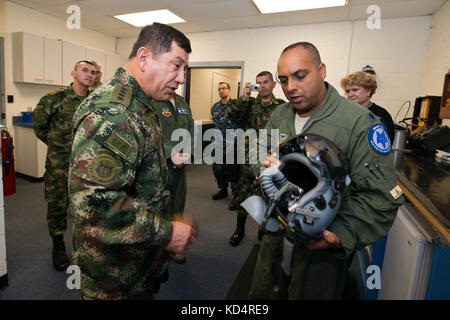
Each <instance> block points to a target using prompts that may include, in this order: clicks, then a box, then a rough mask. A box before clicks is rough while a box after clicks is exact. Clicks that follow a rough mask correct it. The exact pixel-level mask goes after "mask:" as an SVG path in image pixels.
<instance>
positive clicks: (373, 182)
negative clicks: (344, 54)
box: [249, 42, 404, 300]
mask: <svg viewBox="0 0 450 320" xmlns="http://www.w3.org/2000/svg"><path fill="white" fill-rule="evenodd" d="M325 77H326V67H325V64H323V63H322V62H321V59H320V55H319V52H318V51H317V48H316V47H315V46H314V45H313V44H311V43H308V42H300V43H295V44H292V45H290V46H288V47H287V48H286V49H284V51H283V52H282V53H281V56H280V58H279V61H278V79H279V82H280V84H281V87H282V89H283V92H284V94H285V95H286V98H288V100H289V103H286V104H283V105H281V106H279V107H278V108H277V109H276V110H275V111H274V112H273V113H272V115H271V117H270V119H269V121H268V122H267V125H266V129H267V132H268V133H269V135H270V133H271V132H272V131H271V130H272V129H278V130H279V140H280V141H284V140H286V139H289V138H290V137H293V136H295V135H297V134H300V133H312V134H317V135H320V136H323V137H325V138H327V139H329V140H331V141H333V142H334V143H335V144H336V146H337V147H338V148H339V150H340V152H341V153H342V154H343V157H344V158H345V159H346V162H347V165H348V172H349V176H350V178H351V180H352V181H351V184H350V186H349V187H348V188H347V189H346V190H345V193H344V195H343V200H342V204H341V207H340V208H339V211H338V213H337V215H336V217H335V219H334V221H333V222H332V223H331V224H330V225H329V226H328V228H327V230H324V231H323V238H321V239H318V240H310V241H308V242H306V243H298V244H296V245H295V247H294V253H293V259H292V260H293V261H292V270H291V275H290V276H291V277H290V281H289V285H288V289H287V291H288V292H287V293H283V295H286V296H287V297H288V298H289V299H302V300H304V299H342V298H343V294H344V288H345V284H346V279H347V272H348V271H347V270H348V267H349V266H350V264H351V261H352V258H353V256H354V253H355V250H357V249H361V248H363V247H365V246H366V245H369V244H372V243H375V242H376V241H377V240H378V239H380V238H381V237H383V236H384V235H385V234H386V233H387V232H388V231H389V229H390V227H391V225H392V223H393V221H394V219H395V216H396V213H397V209H398V207H399V206H400V205H401V204H402V203H403V202H404V197H403V196H402V192H401V189H400V188H399V187H398V186H397V183H396V176H395V169H394V163H393V160H392V153H391V144H390V141H389V138H388V133H387V131H386V129H385V128H384V127H383V125H382V124H381V123H380V122H379V120H378V118H376V117H375V116H374V115H373V114H372V113H370V112H369V111H368V110H367V109H364V108H361V106H359V105H358V104H357V103H354V102H353V101H349V100H347V99H345V98H344V97H342V96H340V95H339V93H338V92H337V91H336V89H335V88H334V87H333V86H331V85H330V84H329V83H327V82H325V81H324V79H325ZM269 140H270V138H269ZM262 147H263V148H264V146H262ZM270 158H271V163H274V164H275V163H277V162H278V164H277V165H279V161H278V160H277V159H276V157H275V155H272V156H271V157H270ZM269 165H270V162H268V163H267V166H269ZM255 169H256V168H255ZM254 172H255V173H256V174H259V170H255V171H254ZM282 256H283V237H282V236H281V235H280V234H277V233H275V234H273V233H265V234H264V236H263V239H262V242H261V248H260V251H259V253H258V258H257V262H256V266H255V271H254V275H253V280H252V284H251V290H250V294H249V295H250V297H251V298H254V299H270V298H271V297H272V296H273V293H274V292H276V291H278V289H279V287H280V286H279V284H280V282H279V279H280V276H281V262H282Z"/></svg>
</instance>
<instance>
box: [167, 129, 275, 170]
mask: <svg viewBox="0 0 450 320" xmlns="http://www.w3.org/2000/svg"><path fill="white" fill-rule="evenodd" d="M199 131H201V130H195V131H194V137H192V136H191V134H190V133H189V131H188V130H186V129H176V130H174V131H173V132H172V135H171V141H173V142H177V141H178V143H177V144H176V145H175V146H174V147H173V148H172V152H171V156H172V157H173V156H174V155H175V154H178V153H184V154H191V155H193V156H194V164H202V163H205V164H213V163H216V164H224V163H226V164H258V163H260V164H263V163H264V162H265V161H266V160H267V152H268V150H272V151H273V152H276V153H278V143H279V141H278V139H279V136H280V134H279V130H278V129H272V130H270V132H269V131H268V130H266V129H261V130H258V131H257V130H254V129H248V130H246V131H244V130H242V129H236V130H234V129H226V134H225V135H223V134H222V132H221V131H220V130H218V129H208V130H206V131H205V132H204V133H203V135H199V134H198V132H199ZM192 138H194V144H193V145H194V150H191V149H192V144H191V142H192ZM203 142H210V143H209V144H207V145H206V146H205V148H204V149H202V146H203ZM246 142H247V143H246ZM245 146H247V148H245ZM246 149H247V150H246ZM186 163H188V164H189V163H191V162H190V158H189V159H188V162H186Z"/></svg>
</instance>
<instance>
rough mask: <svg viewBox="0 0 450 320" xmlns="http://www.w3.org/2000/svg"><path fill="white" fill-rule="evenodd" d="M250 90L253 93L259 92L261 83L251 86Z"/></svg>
mask: <svg viewBox="0 0 450 320" xmlns="http://www.w3.org/2000/svg"><path fill="white" fill-rule="evenodd" d="M250 90H252V91H258V90H259V83H254V84H251V85H250Z"/></svg>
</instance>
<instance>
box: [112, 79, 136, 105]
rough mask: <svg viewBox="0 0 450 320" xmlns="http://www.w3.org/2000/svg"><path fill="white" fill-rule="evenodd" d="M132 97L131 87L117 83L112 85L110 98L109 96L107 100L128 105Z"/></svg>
mask: <svg viewBox="0 0 450 320" xmlns="http://www.w3.org/2000/svg"><path fill="white" fill-rule="evenodd" d="M132 98H133V89H131V88H130V87H126V86H123V85H121V84H119V85H116V86H115V87H114V90H113V92H112V94H111V98H109V101H110V102H117V103H120V104H123V105H124V106H127V107H128V106H129V105H130V103H131V99H132Z"/></svg>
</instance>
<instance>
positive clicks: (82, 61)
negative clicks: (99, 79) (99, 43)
mask: <svg viewBox="0 0 450 320" xmlns="http://www.w3.org/2000/svg"><path fill="white" fill-rule="evenodd" d="M80 63H87V64H90V65H91V66H94V67H95V64H93V63H92V61H89V60H80V61H78V62H77V63H75V66H74V67H73V70H77V67H78V65H79V64H80Z"/></svg>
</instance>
